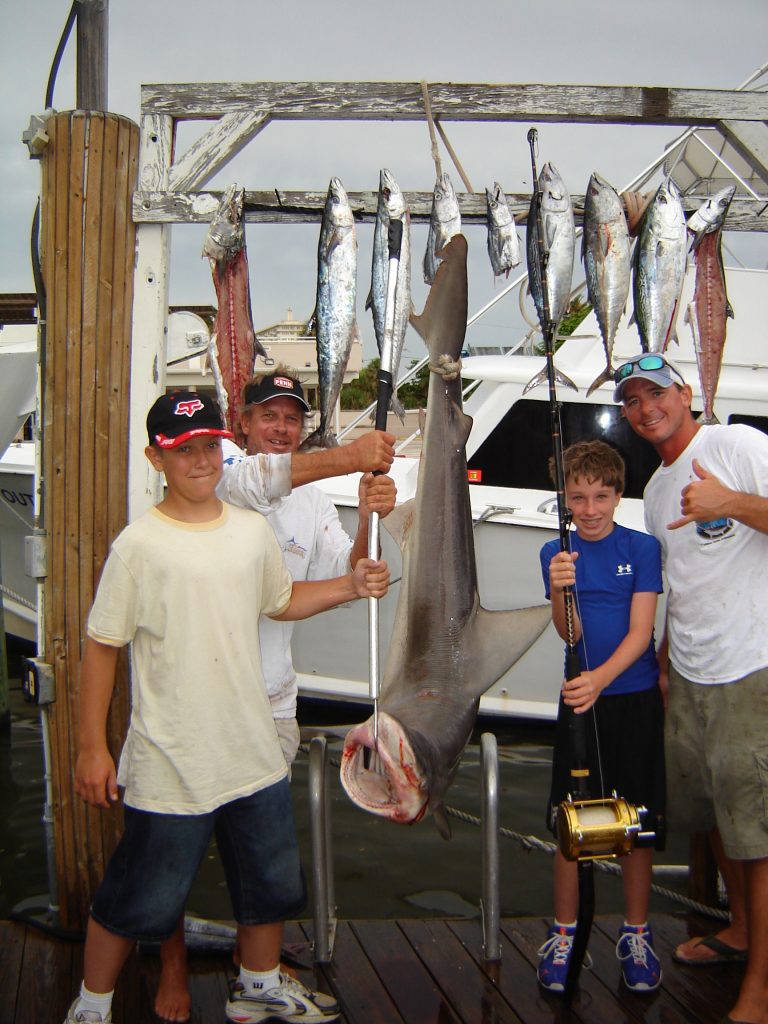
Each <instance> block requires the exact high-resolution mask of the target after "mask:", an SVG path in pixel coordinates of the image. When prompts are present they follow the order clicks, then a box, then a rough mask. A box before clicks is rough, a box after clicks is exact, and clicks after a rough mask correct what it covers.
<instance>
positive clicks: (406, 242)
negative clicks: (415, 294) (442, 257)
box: [365, 167, 412, 423]
mask: <svg viewBox="0 0 768 1024" xmlns="http://www.w3.org/2000/svg"><path fill="white" fill-rule="evenodd" d="M392 220H402V221H403V240H402V243H401V246H400V262H399V263H398V266H397V288H396V290H395V320H394V331H393V335H392V380H393V382H395V383H396V382H397V373H398V368H399V366H400V356H401V355H402V352H403V344H404V342H405V332H406V328H407V327H408V318H409V317H410V315H411V311H412V310H411V218H410V214H409V212H408V208H407V207H406V205H405V198H404V196H403V193H402V192H401V191H400V186H399V185H398V184H397V182H396V181H395V179H394V178H393V176H392V173H391V172H390V171H388V170H387V169H386V167H385V168H384V169H383V170H382V171H381V172H380V175H379V201H378V206H377V208H376V226H375V227H374V229H373V265H372V268H371V290H370V292H369V293H368V298H367V299H366V302H365V308H366V309H370V310H371V311H372V313H373V329H374V331H375V333H376V344H377V345H378V346H379V354H381V352H382V349H383V347H384V319H385V316H386V306H387V281H388V280H389V244H388V233H389V224H390V221H392ZM390 409H391V410H392V412H394V413H396V415H397V416H399V417H400V422H401V423H403V422H404V421H405V410H404V409H403V406H402V403H401V402H400V400H399V398H398V397H397V389H396V387H395V388H393V391H392V400H391V402H390Z"/></svg>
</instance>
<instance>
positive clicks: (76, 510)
mask: <svg viewBox="0 0 768 1024" xmlns="http://www.w3.org/2000/svg"><path fill="white" fill-rule="evenodd" d="M46 132H47V134H48V137H49V140H50V141H49V143H48V145H47V146H46V147H45V150H44V152H43V156H42V179H43V184H42V220H41V249H42V269H43V277H44V282H45V288H46V293H47V312H48V329H47V341H46V346H45V353H44V360H43V365H44V372H43V382H42V388H43V391H42V424H41V428H42V445H43V469H42V521H41V526H42V528H43V529H44V531H45V534H46V537H47V543H48V575H47V578H46V579H45V583H44V600H43V621H42V630H41V633H40V656H41V657H42V658H43V660H45V661H47V662H49V663H50V664H52V665H53V667H54V672H55V702H54V703H53V704H51V705H50V707H49V710H48V714H49V716H50V719H49V721H50V733H51V754H52V773H53V805H54V817H55V823H56V826H55V833H56V861H57V882H58V896H59V905H60V923H61V925H62V927H64V928H71V929H81V928H83V927H84V925H85V921H86V918H87V914H88V907H89V904H90V900H91V896H92V893H93V890H94V888H95V886H96V885H97V883H98V881H99V879H100V878H101V875H102V872H103V868H104V862H105V860H106V858H107V857H108V856H109V854H110V853H111V851H112V849H113V847H114V844H115V842H116V839H117V836H118V833H119V829H120V826H121V816H120V814H119V813H118V811H117V810H115V811H112V812H101V811H94V810H92V809H89V808H87V807H86V806H85V804H83V802H82V801H81V800H80V799H79V798H77V797H76V796H75V794H74V789H73V776H74V764H75V758H76V753H77V736H78V719H79V710H78V682H79V677H78V671H79V662H80V656H81V642H82V639H83V635H84V629H85V621H86V616H87V613H88V610H89V607H90V604H91V601H92V598H93V594H94V590H95V587H96V584H97V582H98V578H99V575H100V573H101V569H102V566H103V564H104V559H105V558H106V555H107V551H108V549H109V545H110V543H111V541H112V540H113V539H114V537H115V536H116V534H117V533H118V532H119V531H120V529H121V528H122V527H123V526H124V525H125V522H126V513H127V452H126V446H127V437H128V402H129V382H130V378H129V371H130V357H131V351H130V339H131V311H132V296H133V267H134V248H135V228H134V225H133V223H132V221H131V216H130V207H131V198H132V193H133V190H134V188H135V184H136V173H137V162H138V143H139V131H138V126H137V125H136V124H134V123H133V122H131V121H129V120H127V119H126V118H123V117H119V116H117V115H115V114H109V113H101V112H91V111H81V110H77V111H73V112H68V113H60V114H56V115H55V116H53V117H51V118H49V119H48V121H47V122H46ZM128 696H129V695H128V692H127V672H126V666H125V663H123V664H122V665H121V669H120V672H119V679H118V686H117V689H116V693H115V699H114V701H113V705H112V711H111V716H110V745H111V748H112V750H113V752H115V753H117V752H118V751H119V748H120V745H121V743H122V740H123V737H124V735H125V730H126V727H127V720H128Z"/></svg>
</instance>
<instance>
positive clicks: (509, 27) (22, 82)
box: [0, 0, 768, 366]
mask: <svg viewBox="0 0 768 1024" xmlns="http://www.w3.org/2000/svg"><path fill="white" fill-rule="evenodd" d="M69 8H70V2H69V0H26V3H23V4H19V3H11V0H4V2H3V3H1V4H0V39H1V40H2V41H1V42H0V58H1V59H0V67H2V71H3V82H4V88H3V102H2V104H0V145H1V146H2V154H3V159H2V161H0V176H1V181H0V291H4V292H8V291H32V290H33V282H32V273H31V269H30V263H29V230H30V223H31V218H32V213H33V210H34V205H35V202H36V199H37V194H38V189H39V164H38V163H37V162H35V161H31V160H30V159H29V158H28V155H27V150H26V147H24V146H23V145H22V143H21V133H22V131H23V130H24V128H26V126H27V123H28V121H29V117H30V115H31V114H33V113H39V112H41V111H42V107H43V101H44V96H45V89H46V83H47V79H48V74H49V71H50V67H51V63H52V60H53V55H54V51H55V48H56V45H57V43H58V40H59V37H60V35H61V31H62V29H63V27H64V23H65V20H66V17H67V13H68V11H69ZM766 40H768V4H766V3H765V0H730V2H729V3H728V4H727V5H723V4H722V3H717V4H716V3H714V2H712V0H672V2H670V0H663V2H662V0H646V3H644V4H641V5H637V4H631V5H630V4H627V3H623V2H621V0H613V2H600V0H581V2H580V3H574V2H573V0H549V2H548V3H546V4H544V3H542V4H534V3H520V2H518V3H511V2H506V3H504V2H500V0H496V2H494V0H475V2H473V3H472V4H466V3H458V2H455V0H443V2H442V3H440V4H437V3H430V2H423V0H416V2H414V0H387V2H385V3H383V2H378V3H370V2H369V0H326V2H325V3H321V2H318V0H293V2H292V3H290V4H286V3H278V4H275V3H271V2H270V3H264V2H262V0H219V2H218V3H217V4H213V5H205V6H200V5H192V4H190V3H189V2H188V0H153V2H151V3H150V2H147V0H130V2H129V0H111V2H110V10H109V108H110V110H112V111H114V112H115V113H118V114H123V115H125V116H127V117H130V118H132V119H134V120H138V117H139V101H140V96H139V87H140V85H141V84H142V83H151V82H193V81H256V80H274V81H283V80H306V81H311V80H358V79H360V80H404V81H419V80H422V79H427V80H430V81H454V82H551V83H564V84H565V83H573V84H578V83H589V84H605V85H612V84H613V85H667V86H690V87H704V88H733V87H734V86H736V85H738V84H739V83H740V82H742V81H743V80H744V79H746V78H747V77H748V75H749V74H750V73H751V72H752V71H753V70H755V68H757V67H758V66H759V65H760V64H762V63H763V62H764V61H765V60H766V58H767V57H768V54H767V53H766V50H768V47H767V46H766ZM74 52H75V45H74V37H73V38H71V39H70V43H69V46H68V49H67V53H66V55H65V57H64V60H63V62H62V65H61V68H60V70H59V75H58V78H57V84H56V90H55V94H54V106H55V107H56V109H59V110H67V109H70V108H71V107H73V106H74V96H75V92H74ZM528 127H529V126H528V125H527V124H503V125H502V124H477V125H469V124H458V123H454V124H451V123H449V122H447V123H446V124H445V128H446V131H447V133H448V136H449V138H450V140H451V142H452V143H453V146H454V148H455V149H456V150H457V153H458V155H459V158H460V159H461V162H462V164H463V165H464V168H465V170H466V172H467V174H468V176H469V178H470V180H471V181H472V184H473V186H474V188H475V189H476V190H478V191H481V190H482V189H483V188H484V187H485V186H486V185H488V186H490V185H491V184H492V183H493V181H494V180H498V181H499V182H500V183H501V184H502V186H503V187H504V188H505V189H506V191H508V192H516V191H529V190H530V162H529V152H528V146H527V143H526V138H525V136H526V132H527V129H528ZM192 132H193V129H192V128H191V127H190V128H189V129H186V130H185V133H184V134H182V135H181V141H182V143H184V141H185V139H190V140H191V138H192V137H193V135H192ZM676 134H677V132H675V131H674V130H672V131H665V130H662V129H657V128H618V127H611V128H599V127H589V126H562V125H540V126H539V158H540V161H541V162H542V163H543V161H544V160H551V161H552V162H553V163H555V165H556V166H557V167H558V169H559V171H560V173H561V174H562V176H563V178H564V179H565V181H566V183H567V184H568V186H569V188H570V189H571V191H572V192H574V193H580V192H583V191H584V190H585V188H586V184H587V181H588V178H589V175H590V173H591V172H592V171H593V170H597V171H599V173H600V174H601V175H603V177H605V178H606V179H607V180H609V181H610V182H612V183H613V184H614V185H615V186H616V187H617V188H621V187H622V186H624V185H625V184H626V183H627V182H628V181H629V180H631V178H632V177H633V176H634V175H635V173H637V172H638V171H639V170H641V169H642V168H643V167H645V166H646V165H647V164H648V163H650V162H651V160H652V159H653V158H654V157H655V156H656V155H657V153H658V152H659V151H660V149H661V148H662V146H663V144H664V143H665V142H666V141H668V140H669V139H670V138H672V137H674V136H675V135H676ZM442 159H443V165H444V168H445V169H446V170H449V172H450V171H452V166H451V164H450V158H449V157H448V155H447V153H445V152H444V151H443V153H442ZM382 166H386V167H388V168H389V169H390V170H391V171H392V172H393V174H394V175H395V178H396V179H397V181H398V182H399V184H400V186H401V187H402V188H403V189H404V190H411V189H414V190H415V189H419V190H428V189H431V187H432V184H433V181H434V164H433V162H432V158H431V152H430V142H429V134H428V130H427V126H426V124H387V123H370V124H364V125H360V124H356V125H353V124H351V123H346V124H341V123H332V122H325V123H315V124H310V123H298V122H297V123H291V124H286V123H282V124H273V125H270V126H269V127H268V128H267V129H266V130H265V131H264V132H262V134H261V135H259V136H258V137H257V139H256V140H255V141H254V142H253V143H251V144H250V146H249V147H248V148H247V150H246V151H245V152H244V153H243V154H241V155H240V156H239V157H237V158H236V160H235V161H233V162H232V163H230V165H229V166H228V167H227V168H226V169H225V170H224V171H223V172H222V173H221V174H220V175H219V176H218V178H217V179H214V181H213V182H212V186H215V187H224V186H225V185H227V184H229V183H230V182H231V181H237V182H238V184H240V185H244V186H245V187H246V188H249V189H260V188H273V187H280V188H284V189H291V188H297V189H299V188H318V189H323V190H324V189H325V188H327V184H328V181H329V179H330V177H331V176H332V175H337V176H338V177H339V178H341V180H342V182H343V183H344V185H345V186H346V188H347V189H348V190H350V191H357V190H360V189H372V190H375V189H376V188H377V187H378V176H379V168H380V167H382ZM452 179H453V180H454V184H455V185H456V187H457V189H462V186H461V183H460V179H459V176H458V174H455V173H454V174H452ZM372 230H373V228H372V226H371V225H358V241H359V246H360V248H359V264H358V317H359V319H360V322H361V327H362V331H363V337H364V341H365V353H366V357H370V356H371V355H372V354H374V352H375V343H374V342H373V340H372V339H373V332H372V325H371V321H370V315H369V314H368V313H365V312H364V310H363V303H364V301H365V296H366V295H367V292H368V287H369V283H370V252H371V239H372ZM318 231H319V225H283V226H261V225H251V226H249V227H248V233H247V242H248V255H249V260H250V266H251V284H252V299H253V313H254V321H255V325H256V327H257V328H259V327H263V326H265V325H267V324H269V323H272V322H274V321H276V320H279V319H281V318H282V317H283V316H284V314H285V310H286V308H287V307H288V306H291V307H292V308H293V310H294V312H295V314H296V316H298V317H303V316H308V315H309V313H310V312H311V311H312V308H313V306H314V293H315V277H316V248H317V237H318ZM204 234H205V231H204V229H202V228H199V227H191V226H178V227H174V229H173V232H172V261H171V282H170V287H171V301H172V302H173V303H177V304H182V303H190V304H198V303H206V302H213V301H214V298H215V296H214V291H213V286H212V283H211V278H210V271H209V267H208V261H207V260H203V259H201V257H200V250H201V246H202V240H203V237H204ZM412 234H413V249H414V262H415V263H416V262H417V261H418V265H417V266H415V267H414V274H413V287H414V302H415V305H416V306H417V308H421V305H422V304H423V300H424V296H425V294H426V287H425V286H424V285H423V284H422V283H421V273H420V262H421V257H422V255H423V251H424V245H425V242H426V228H424V227H421V226H416V227H414V229H413V233H412ZM520 234H521V237H522V234H523V232H522V231H521V232H520ZM467 237H468V241H469V245H470V312H473V311H475V310H476V309H477V308H479V307H480V306H482V305H484V304H485V303H486V302H487V301H488V300H489V299H490V298H491V297H492V296H493V295H494V293H497V292H498V291H499V290H500V289H501V288H502V287H503V281H502V280H500V281H496V282H494V281H493V277H492V273H491V269H490V263H489V262H488V257H487V254H486V250H485V244H486V243H485V229H484V228H481V227H470V228H469V229H468V231H467ZM740 244H742V243H740ZM743 245H744V246H745V247H746V250H747V252H748V256H750V257H751V258H755V259H756V260H757V262H758V264H759V265H761V266H764V265H765V263H766V259H768V254H767V253H766V252H765V249H766V246H765V243H764V241H763V239H761V240H759V241H756V240H755V239H754V238H752V239H751V240H749V239H744V240H743ZM760 254H762V255H760ZM516 303H517V300H516V299H514V298H510V299H509V300H507V299H505V300H503V301H502V302H501V303H499V304H498V305H497V306H496V307H495V308H494V310H493V311H492V312H491V313H490V314H489V315H488V316H487V317H485V318H483V320H482V321H481V322H480V324H478V326H477V327H476V328H473V334H472V336H471V340H472V341H474V342H475V343H476V344H483V343H484V342H485V343H493V342H498V341H507V342H509V341H512V340H515V339H516V338H517V337H518V335H519V331H520V327H519V325H520V316H519V313H518V310H517V304H516ZM421 349H422V346H421V342H420V341H419V339H418V338H416V336H415V334H413V332H409V339H408V341H407V343H406V357H404V361H403V366H404V365H406V358H407V356H408V355H414V356H416V355H420V354H421Z"/></svg>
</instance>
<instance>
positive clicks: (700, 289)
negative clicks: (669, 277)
mask: <svg viewBox="0 0 768 1024" xmlns="http://www.w3.org/2000/svg"><path fill="white" fill-rule="evenodd" d="M735 192H736V186H735V185H731V186H729V187H728V188H724V189H722V190H721V191H720V192H718V193H717V194H716V195H714V196H712V197H711V198H710V199H707V200H706V201H705V202H704V203H702V205H701V206H700V207H699V209H698V210H696V212H695V213H694V214H693V215H692V216H691V218H690V220H689V221H688V230H689V231H692V232H693V234H694V236H695V237H694V240H693V245H692V249H693V259H694V262H695V264H696V283H695V285H694V290H693V302H691V303H690V304H689V306H688V309H687V310H686V314H685V319H686V322H687V323H688V324H689V325H690V328H691V331H692V333H693V344H694V348H695V350H696V362H697V363H698V366H699V380H700V382H701V395H702V399H703V402H704V416H703V417H702V421H701V422H702V423H717V417H716V416H715V414H714V402H715V392H716V391H717V382H718V380H719V379H720V367H721V366H722V362H723V348H724V347H725V332H726V322H727V320H728V317H729V316H730V317H733V309H732V308H731V305H730V303H729V302H728V295H727V293H726V288H725V268H724V267H723V245H722V242H723V224H724V222H725V217H726V214H727V213H728V207H729V206H730V205H731V200H732V199H733V197H734V194H735Z"/></svg>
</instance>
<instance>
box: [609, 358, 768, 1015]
mask: <svg viewBox="0 0 768 1024" xmlns="http://www.w3.org/2000/svg"><path fill="white" fill-rule="evenodd" d="M615 382H616V389H615V391H614V394H613V399H614V401H615V402H621V403H622V406H623V412H624V416H625V417H626V419H627V422H628V423H629V425H630V426H631V427H632V429H633V430H634V431H635V433H636V434H638V435H639V436H640V437H642V438H645V440H647V441H649V442H650V443H651V444H652V445H653V446H654V448H655V449H656V451H657V453H658V454H659V456H660V457H661V465H660V466H659V468H658V469H657V470H656V472H655V473H654V475H653V476H652V477H651V479H650V480H649V481H648V484H647V486H646V488H645V493H644V495H643V498H644V508H645V524H646V528H647V530H648V532H649V533H652V534H653V535H654V536H655V537H656V538H657V539H658V540H659V542H660V543H661V548H662V558H663V563H664V569H665V572H666V577H667V590H668V599H667V636H666V643H664V644H663V645H662V646H661V647H660V649H659V662H660V667H661V678H660V680H659V683H660V685H661V686H662V690H664V689H665V686H668V698H667V716H666V727H665V732H666V758H667V800H668V805H667V806H668V818H669V824H670V826H671V827H672V828H687V829H688V830H690V831H703V830H708V831H709V832H710V836H711V839H712V847H713V850H714V852H715V855H716V857H717V860H718V865H719V867H720V870H721V873H722V875H723V878H724V879H725V883H726V887H727V889H728V895H729V899H730V906H731V922H730V924H729V925H728V926H727V927H725V928H723V929H721V930H720V931H718V932H717V933H716V934H714V935H711V936H704V937H703V938H699V937H697V938H694V939H690V940H689V941H688V942H686V943H683V944H682V945H681V946H678V948H677V949H676V950H675V953H674V954H673V955H674V957H675V959H676V960H678V961H679V962H681V963H685V964H690V965H693V964H696V965H705V964H708V963H723V962H725V961H735V960H747V971H746V974H745V975H744V980H743V983H742V986H741V990H740V992H739V996H738V999H737V1001H736V1005H735V1006H734V1007H733V1008H732V1010H731V1012H730V1016H728V1017H726V1018H725V1021H729V1022H733V1024H738V1022H744V1024H752V1022H762V1021H766V1020H768V1016H766V1013H767V1011H768V810H767V808H768V576H767V575H766V571H765V567H766V564H768V438H767V437H766V436H765V434H763V433H761V432H760V431H759V430H755V429H754V428H753V427H748V426H745V425H743V424H732V425H729V426H721V425H720V424H714V425H703V424H700V423H699V422H697V420H696V419H694V417H693V414H692V412H691V401H692V391H691V387H690V385H688V384H686V382H685V379H684V377H683V376H682V374H681V373H680V371H679V370H678V369H677V367H675V366H674V365H673V364H672V363H671V362H670V361H669V360H668V359H667V358H666V356H664V355H662V354H660V353H655V352H646V353H643V354H641V355H638V356H633V357H632V359H629V360H627V361H626V362H625V363H623V364H622V365H621V366H619V368H618V369H617V370H616V374H615ZM745 946H746V947H748V951H747V950H745V948H744V947H745Z"/></svg>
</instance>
